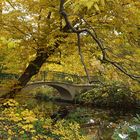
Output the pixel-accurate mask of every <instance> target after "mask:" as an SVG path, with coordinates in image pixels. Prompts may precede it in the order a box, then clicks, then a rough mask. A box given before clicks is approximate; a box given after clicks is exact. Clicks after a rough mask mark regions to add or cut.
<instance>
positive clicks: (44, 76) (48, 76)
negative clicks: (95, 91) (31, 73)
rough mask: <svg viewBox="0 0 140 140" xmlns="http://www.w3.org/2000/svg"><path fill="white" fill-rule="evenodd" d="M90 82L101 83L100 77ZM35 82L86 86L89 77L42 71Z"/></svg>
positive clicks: (94, 77)
mask: <svg viewBox="0 0 140 140" xmlns="http://www.w3.org/2000/svg"><path fill="white" fill-rule="evenodd" d="M90 80H91V81H93V82H99V81H100V78H99V76H90ZM34 81H54V82H65V83H75V84H86V83H88V79H87V76H78V75H76V74H68V73H63V72H56V71H41V72H40V73H39V74H38V75H36V77H35V78H34Z"/></svg>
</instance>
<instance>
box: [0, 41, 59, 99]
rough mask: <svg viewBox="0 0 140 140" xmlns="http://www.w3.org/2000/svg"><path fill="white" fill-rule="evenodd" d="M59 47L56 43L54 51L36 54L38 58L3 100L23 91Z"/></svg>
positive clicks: (42, 50) (42, 51)
mask: <svg viewBox="0 0 140 140" xmlns="http://www.w3.org/2000/svg"><path fill="white" fill-rule="evenodd" d="M58 47H59V43H56V44H55V46H54V47H53V48H52V49H48V50H45V49H43V48H42V49H40V50H38V52H37V54H36V58H35V59H34V60H33V61H31V62H30V63H29V65H28V67H27V68H26V69H25V71H24V72H23V74H22V75H21V76H20V77H19V79H18V83H17V84H15V85H14V86H12V88H11V89H10V91H9V92H7V93H6V94H4V95H3V96H1V97H2V98H14V96H15V95H16V93H18V92H19V91H21V89H22V88H23V87H24V86H25V85H26V84H27V83H28V82H29V81H30V79H31V78H32V76H34V75H35V74H37V73H38V72H39V70H40V68H41V66H42V65H43V63H44V62H45V61H46V60H47V59H48V58H49V56H50V55H52V54H53V53H54V52H55V50H56V49H57V48H58Z"/></svg>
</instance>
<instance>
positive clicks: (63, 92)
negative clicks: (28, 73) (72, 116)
mask: <svg viewBox="0 0 140 140" xmlns="http://www.w3.org/2000/svg"><path fill="white" fill-rule="evenodd" d="M43 85H45V86H50V87H52V88H54V89H56V90H57V91H58V92H59V94H60V96H61V99H64V100H73V95H71V92H70V91H69V90H68V89H67V87H65V86H64V85H61V84H54V83H51V82H37V83H31V84H28V85H26V86H25V87H24V88H23V89H22V91H21V92H26V91H28V90H32V89H34V88H37V87H40V86H43Z"/></svg>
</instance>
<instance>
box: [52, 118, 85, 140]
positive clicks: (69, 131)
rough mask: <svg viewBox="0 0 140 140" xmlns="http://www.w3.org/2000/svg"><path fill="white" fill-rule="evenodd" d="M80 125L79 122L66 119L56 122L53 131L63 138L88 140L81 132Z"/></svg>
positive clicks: (66, 139)
mask: <svg viewBox="0 0 140 140" xmlns="http://www.w3.org/2000/svg"><path fill="white" fill-rule="evenodd" d="M79 129H80V126H79V124H77V123H67V122H65V121H64V120H62V121H59V122H57V123H56V125H55V128H54V129H53V130H52V133H53V134H55V135H58V136H61V140H69V139H72V140H87V138H86V137H84V136H81V135H80V133H79Z"/></svg>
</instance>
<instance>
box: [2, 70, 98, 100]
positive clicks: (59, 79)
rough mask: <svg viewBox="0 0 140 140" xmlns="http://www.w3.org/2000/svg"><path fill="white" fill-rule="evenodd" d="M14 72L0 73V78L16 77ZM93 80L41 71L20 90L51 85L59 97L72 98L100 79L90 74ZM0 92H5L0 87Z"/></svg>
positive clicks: (91, 86) (95, 85) (93, 85)
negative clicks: (90, 82) (89, 81)
mask: <svg viewBox="0 0 140 140" xmlns="http://www.w3.org/2000/svg"><path fill="white" fill-rule="evenodd" d="M18 77H19V75H16V74H5V73H4V74H2V73H1V74H0V80H8V79H18ZM90 80H91V81H92V82H93V83H92V84H89V83H88V81H87V77H86V76H78V75H73V74H68V73H63V72H56V71H43V72H39V73H38V74H37V75H35V76H34V77H33V78H32V79H31V82H30V83H29V84H27V85H26V86H25V87H24V88H23V89H22V91H21V92H24V91H28V90H31V89H34V88H36V87H41V86H43V85H44V86H45V85H46V86H51V87H53V88H55V89H57V90H58V92H59V93H60V97H61V99H64V100H73V99H74V98H75V96H76V95H78V94H80V93H82V92H85V91H88V90H91V89H92V88H94V87H97V86H98V84H99V83H100V79H99V78H98V77H97V76H91V77H90ZM0 92H1V93H6V91H5V90H3V89H1V88H0Z"/></svg>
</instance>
